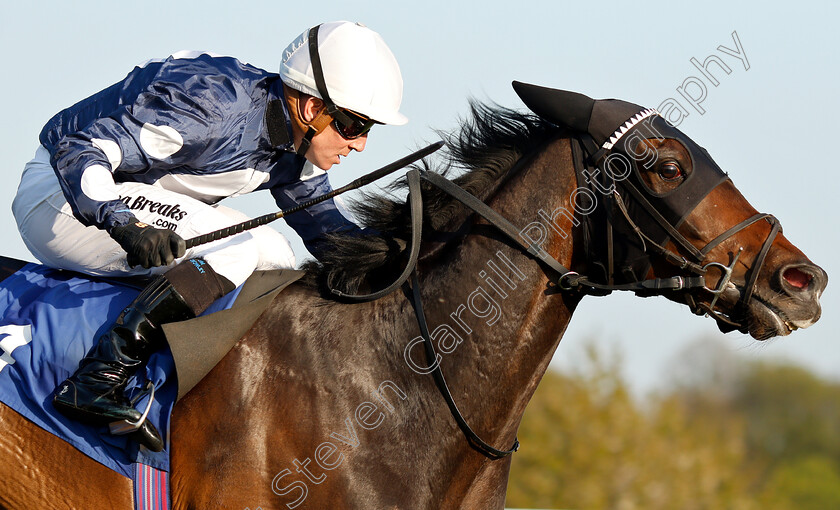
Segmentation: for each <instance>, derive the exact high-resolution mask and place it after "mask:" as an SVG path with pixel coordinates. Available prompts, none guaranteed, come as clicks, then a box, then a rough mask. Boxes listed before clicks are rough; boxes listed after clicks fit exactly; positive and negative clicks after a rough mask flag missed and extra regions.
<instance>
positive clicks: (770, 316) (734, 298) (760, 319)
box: [720, 284, 820, 340]
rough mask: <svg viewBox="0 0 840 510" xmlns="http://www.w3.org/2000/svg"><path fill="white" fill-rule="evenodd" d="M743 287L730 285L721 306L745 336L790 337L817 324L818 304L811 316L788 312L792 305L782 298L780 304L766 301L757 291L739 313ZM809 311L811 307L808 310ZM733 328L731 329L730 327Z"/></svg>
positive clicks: (809, 314)
mask: <svg viewBox="0 0 840 510" xmlns="http://www.w3.org/2000/svg"><path fill="white" fill-rule="evenodd" d="M742 292H743V288H742V287H740V286H736V285H734V284H730V286H729V288H727V290H726V291H724V292H723V293H722V294H721V299H720V303H721V304H723V305H724V306H725V307H726V308H728V309H729V310H731V311H723V312H722V313H723V314H724V315H726V317H727V318H728V319H729V320H731V321H733V322H737V323H739V324H740V327H739V328H738V330H739V331H741V332H742V333H748V334H749V335H750V336H752V337H753V338H755V339H756V340H767V339H769V338H772V337H774V336H787V335H789V334H791V333H792V332H794V331H796V330H797V329H804V328H807V327H808V326H810V325H812V324H814V323H815V322H816V321H817V319H818V318H819V315H820V314H819V305H816V309H817V311H816V313H813V310H811V313H808V310H793V311H792V312H793V313H791V311H786V310H785V309H784V308H783V305H785V304H791V303H790V302H789V301H787V300H784V299H782V300H781V303H779V304H776V303H775V301H778V300H779V299H780V297H779V296H776V295H774V297H775V298H776V299H772V298H767V297H765V296H763V295H762V293H761V292H760V291H757V292H756V293H754V294H753V295H752V298H751V299H750V302H749V304H748V305H747V306H746V309H741V310H738V309H737V308H738V306H737V303H738V301H739V299H740V297H741V295H742ZM807 308H810V307H807ZM793 314H795V315H808V316H809V318H794V317H793ZM729 329H732V328H729Z"/></svg>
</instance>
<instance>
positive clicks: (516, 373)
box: [415, 141, 578, 498]
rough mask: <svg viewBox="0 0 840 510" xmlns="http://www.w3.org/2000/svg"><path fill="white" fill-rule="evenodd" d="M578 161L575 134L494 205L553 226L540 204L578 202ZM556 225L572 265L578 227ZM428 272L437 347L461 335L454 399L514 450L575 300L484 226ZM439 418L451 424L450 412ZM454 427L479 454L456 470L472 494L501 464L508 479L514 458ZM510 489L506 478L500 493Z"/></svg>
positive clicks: (553, 243)
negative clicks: (484, 449)
mask: <svg viewBox="0 0 840 510" xmlns="http://www.w3.org/2000/svg"><path fill="white" fill-rule="evenodd" d="M572 168H573V167H572V160H571V150H570V148H569V145H568V143H567V142H565V141H560V142H557V143H552V144H550V145H549V146H547V148H546V149H545V150H544V151H543V152H541V153H540V154H539V155H537V156H536V157H535V158H534V159H533V160H532V161H530V163H529V164H528V166H527V168H523V169H522V170H521V171H519V172H518V173H516V174H515V175H514V176H513V177H512V178H511V180H510V181H509V182H508V183H507V184H506V185H505V186H503V187H502V189H500V190H499V191H498V192H497V193H496V194H495V196H494V197H493V198H492V199H491V200H489V201H488V204H489V205H491V206H492V207H493V208H494V209H495V210H496V211H498V212H499V213H501V214H502V215H503V216H505V217H506V218H507V219H508V220H509V221H511V222H512V223H513V224H514V225H516V226H518V227H519V228H524V227H525V226H526V225H529V224H530V223H531V222H542V224H543V226H544V227H545V228H546V229H547V230H548V231H550V232H551V231H552V229H551V227H549V226H548V225H546V224H545V221H544V220H543V219H542V217H543V215H541V214H540V212H541V211H542V212H543V213H545V214H547V215H549V216H550V215H551V213H552V211H554V210H555V209H556V208H558V207H561V206H562V207H564V208H566V209H568V210H571V208H570V207H569V205H568V197H569V196H570V194H571V193H572V191H573V190H574V189H575V187H576V183H575V177H574V172H573V170H572ZM558 223H559V222H558ZM559 227H560V228H564V229H566V232H569V235H568V237H567V238H565V239H563V238H562V236H559V235H555V236H550V237H549V239H551V240H550V241H549V242H548V243H547V244H546V245H545V248H546V250H547V251H548V252H549V253H550V254H551V255H553V256H554V257H556V258H557V259H558V260H559V261H560V262H561V263H562V264H564V265H565V266H566V267H569V266H571V261H572V256H573V251H574V246H575V244H576V243H575V241H574V239H575V236H574V235H572V233H571V232H572V229H571V228H570V227H571V225H562V224H560V225H559ZM493 235H495V232H494V233H492V234H489V236H493ZM423 272H424V273H425V276H424V278H423V288H424V292H423V293H424V301H425V303H426V308H427V311H426V313H427V317H428V321H429V328H430V330H434V329H435V328H439V329H438V333H439V335H440V343H439V345H436V347H438V350H439V351H440V348H442V347H447V346H451V344H452V337H450V338H449V339H448V340H447V339H446V338H445V337H444V335H445V334H446V333H450V330H451V332H452V334H453V336H455V335H457V336H458V337H459V339H460V340H462V342H461V343H459V344H458V345H457V347H456V348H454V350H451V352H449V353H445V354H442V358H443V360H442V362H441V367H442V369H443V371H444V373H445V374H446V377H447V381H448V383H449V387H450V389H451V390H452V393H453V395H455V396H456V402H457V403H458V406H459V408H460V409H461V410H462V412H463V414H464V416H465V417H467V421H468V423H469V424H470V425H471V426H472V427H473V429H474V430H476V432H477V433H478V435H479V436H480V437H482V439H484V440H485V441H487V442H488V443H490V444H491V445H492V446H494V447H495V448H497V449H508V448H510V447H511V445H512V443H513V440H514V436H515V433H516V429H517V428H518V425H519V422H520V420H521V418H522V415H523V413H524V410H525V406H526V405H527V403H528V401H529V400H530V398H531V396H532V395H533V392H534V390H535V389H536V387H537V384H538V383H539V381H540V379H541V378H542V376H543V374H544V372H545V370H546V369H547V367H548V364H549V362H550V361H551V357H552V355H553V353H554V351H555V349H556V347H557V344H558V343H559V340H560V337H561V336H562V334H563V331H565V328H566V326H567V325H568V323H569V320H570V319H571V315H572V311H573V310H574V307H575V306H576V304H577V302H578V299H577V298H574V297H569V296H567V295H563V294H558V293H547V292H546V290H547V288H548V287H547V283H548V280H547V275H546V273H545V272H544V271H543V269H542V267H541V266H540V265H538V264H537V262H536V261H534V260H533V259H532V258H530V257H529V256H527V255H526V254H524V253H522V252H521V251H520V250H518V249H516V248H513V247H511V246H510V243H504V242H499V241H494V240H489V239H488V230H487V229H486V228H485V227H478V228H473V232H471V235H468V236H467V237H466V239H465V240H464V241H463V243H462V244H461V245H460V246H458V248H457V249H456V250H454V252H453V255H452V259H451V260H449V261H448V263H441V264H437V266H436V267H434V268H425V267H424V268H423ZM441 344H442V345H441ZM421 352H422V350H421V349H420V348H418V349H417V351H416V353H415V354H419V355H421V356H422V354H421ZM421 359H425V358H422V357H421ZM435 397H436V398H438V399H440V397H439V395H435ZM441 420H442V421H444V422H447V421H448V422H449V424H450V425H451V423H452V418H451V417H450V416H449V413H448V412H445V413H444V415H443V416H442V417H441ZM450 428H451V426H450ZM457 436H458V441H460V447H461V450H465V449H466V450H468V452H467V454H466V455H465V458H472V459H474V462H464V463H462V464H461V467H462V469H463V471H464V472H463V473H459V476H464V477H467V479H470V476H471V473H470V472H471V471H472V475H473V476H472V479H473V480H475V482H474V487H473V491H472V493H475V494H477V495H480V496H477V497H485V498H486V496H487V493H486V489H487V486H488V485H489V486H491V487H492V486H494V485H493V484H494V483H495V482H496V481H497V479H498V477H499V472H500V470H503V471H504V478H505V479H506V477H507V465H508V463H507V462H506V461H499V462H495V463H489V464H488V463H485V462H483V461H484V458H483V457H481V456H480V455H479V454H478V453H476V452H473V451H469V447H468V445H467V444H466V441H465V440H464V439H463V437H462V436H461V435H460V433H458V434H457ZM482 471H483V473H482ZM485 477H486V479H485ZM496 485H498V484H496ZM502 485H504V484H502ZM503 493H504V487H502V497H503Z"/></svg>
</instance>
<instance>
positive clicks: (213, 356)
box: [162, 269, 304, 401]
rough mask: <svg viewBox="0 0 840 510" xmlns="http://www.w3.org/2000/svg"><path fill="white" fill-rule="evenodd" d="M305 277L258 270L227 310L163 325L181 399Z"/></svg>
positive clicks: (286, 271) (294, 273)
mask: <svg viewBox="0 0 840 510" xmlns="http://www.w3.org/2000/svg"><path fill="white" fill-rule="evenodd" d="M303 275H304V272H303V271H296V270H291V269H289V270H282V271H256V272H254V274H252V275H251V276H250V277H249V278H248V280H247V281H246V282H245V284H244V286H243V287H242V290H241V291H240V293H239V296H237V298H236V301H235V302H234V304H233V306H232V307H231V308H230V309H228V310H221V311H219V312H216V313H211V314H209V315H204V316H201V317H197V318H195V319H190V320H186V321H182V322H174V323H170V324H164V325H163V326H162V327H163V331H164V333H165V334H166V339H167V342H168V343H169V348H170V349H171V351H172V357H173V359H174V360H175V372H176V374H177V376H178V397H177V399H176V401H177V400H180V399H181V398H182V397H183V396H184V395H186V394H187V393H188V392H189V391H190V390H191V389H192V388H193V387H194V386H195V385H196V384H198V383H199V381H201V380H202V379H203V378H204V376H206V375H207V374H208V373H210V371H211V370H212V369H213V367H215V366H216V365H217V364H218V363H219V361H221V360H222V358H224V357H225V355H226V354H227V353H228V352H229V351H230V350H231V348H233V346H234V345H236V343H237V342H238V341H239V340H240V339H241V338H242V337H243V336H244V335H245V333H247V332H248V330H249V329H251V326H253V324H254V322H256V320H257V319H258V318H259V317H260V315H262V313H263V312H264V311H265V309H266V308H268V305H269V304H271V302H272V301H273V300H274V297H275V296H277V294H278V293H280V291H281V290H283V289H284V288H286V287H287V286H288V285H290V284H291V283H293V282H295V281H297V280H298V279H300V278H301V277H302V276H303Z"/></svg>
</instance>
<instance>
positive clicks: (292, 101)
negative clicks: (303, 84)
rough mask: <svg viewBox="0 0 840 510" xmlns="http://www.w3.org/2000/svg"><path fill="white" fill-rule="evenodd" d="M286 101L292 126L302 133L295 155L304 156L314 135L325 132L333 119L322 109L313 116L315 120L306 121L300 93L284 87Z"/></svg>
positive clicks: (303, 101)
mask: <svg viewBox="0 0 840 510" xmlns="http://www.w3.org/2000/svg"><path fill="white" fill-rule="evenodd" d="M286 100H287V101H288V103H289V113H290V117H291V118H292V124H293V126H294V127H295V129H296V130H299V131H301V132H303V133H304V135H303V140H301V142H300V147H298V148H297V154H298V155H300V156H305V155H306V152H307V151H308V150H309V147H310V146H311V145H312V139H313V138H315V135H317V134H318V133H320V132H321V131H323V130H325V129H326V128H327V126H329V125H330V123H331V122H332V121H333V118H332V116H331V115H330V114H329V113H327V112H326V109H325V108H322V109H321V111H319V112H318V113H317V114H316V115H315V118H313V119H312V120H311V121H306V120H305V119H304V116H303V108H304V106H305V105H304V103H305V100H304V99H303V98H302V97H301V93H300V92H298V91H297V90H294V89H292V88H290V87H286Z"/></svg>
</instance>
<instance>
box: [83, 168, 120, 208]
mask: <svg viewBox="0 0 840 510" xmlns="http://www.w3.org/2000/svg"><path fill="white" fill-rule="evenodd" d="M81 185H82V193H84V194H85V195H86V196H87V197H88V198H90V199H91V200H96V201H98V202H110V201H111V200H119V199H120V196H119V194H118V193H117V185H116V183H115V182H114V176H113V175H111V172H109V171H108V169H107V168H105V167H104V166H102V165H91V166H89V167H87V168H85V170H84V171H83V172H82V179H81Z"/></svg>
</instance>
